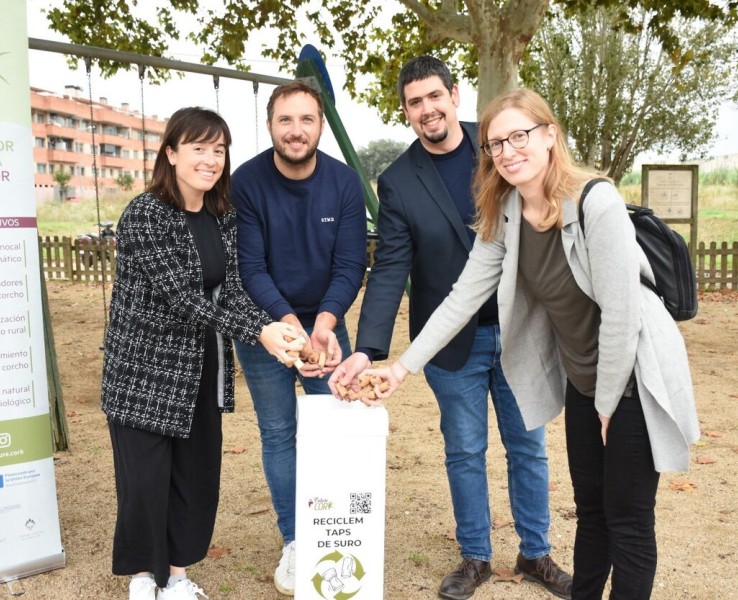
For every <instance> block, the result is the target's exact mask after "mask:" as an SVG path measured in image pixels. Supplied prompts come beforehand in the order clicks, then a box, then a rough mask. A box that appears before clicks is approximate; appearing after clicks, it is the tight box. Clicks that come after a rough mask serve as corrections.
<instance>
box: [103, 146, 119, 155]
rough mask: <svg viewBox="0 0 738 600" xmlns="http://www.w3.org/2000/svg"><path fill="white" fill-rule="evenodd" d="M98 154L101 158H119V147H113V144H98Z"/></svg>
mask: <svg viewBox="0 0 738 600" xmlns="http://www.w3.org/2000/svg"><path fill="white" fill-rule="evenodd" d="M100 154H101V155H102V156H117V157H120V146H114V145H113V144H100Z"/></svg>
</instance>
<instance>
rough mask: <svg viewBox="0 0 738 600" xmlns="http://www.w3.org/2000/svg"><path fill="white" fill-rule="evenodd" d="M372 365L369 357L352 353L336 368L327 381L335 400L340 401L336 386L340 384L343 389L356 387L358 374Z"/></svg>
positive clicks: (359, 353) (360, 353) (361, 353)
mask: <svg viewBox="0 0 738 600" xmlns="http://www.w3.org/2000/svg"><path fill="white" fill-rule="evenodd" d="M371 364H372V361H370V360H369V357H368V356H367V355H366V354H364V353H363V352H354V353H353V354H352V355H351V356H349V357H348V358H347V359H346V360H344V361H343V362H342V363H341V364H340V365H338V366H337V367H336V369H335V370H334V371H333V374H332V375H331V378H330V379H329V380H328V387H329V388H331V392H332V393H333V395H334V396H335V397H336V398H339V399H341V398H342V396H341V394H340V392H339V391H338V388H337V387H336V384H341V385H342V386H343V387H349V386H354V387H356V386H357V377H358V376H359V373H362V372H363V371H364V370H365V369H368V368H369V367H370V366H371Z"/></svg>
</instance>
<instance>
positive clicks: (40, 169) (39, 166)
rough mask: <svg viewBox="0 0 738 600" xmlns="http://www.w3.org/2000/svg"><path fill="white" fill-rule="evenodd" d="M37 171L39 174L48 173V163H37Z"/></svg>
mask: <svg viewBox="0 0 738 600" xmlns="http://www.w3.org/2000/svg"><path fill="white" fill-rule="evenodd" d="M36 173H38V174H39V175H46V164H44V163H38V164H37V165H36Z"/></svg>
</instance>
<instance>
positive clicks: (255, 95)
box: [252, 81, 259, 154]
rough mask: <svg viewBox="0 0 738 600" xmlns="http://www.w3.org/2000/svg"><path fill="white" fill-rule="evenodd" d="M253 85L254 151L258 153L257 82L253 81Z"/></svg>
mask: <svg viewBox="0 0 738 600" xmlns="http://www.w3.org/2000/svg"><path fill="white" fill-rule="evenodd" d="M252 83H253V86H254V121H255V122H254V142H255V143H256V153H257V154H258V153H259V82H258V81H253V82H252Z"/></svg>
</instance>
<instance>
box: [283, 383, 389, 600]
mask: <svg viewBox="0 0 738 600" xmlns="http://www.w3.org/2000/svg"><path fill="white" fill-rule="evenodd" d="M388 432H389V418H388V415H387V410H386V409H385V408H384V407H383V406H380V407H368V406H365V405H364V404H362V403H361V402H342V401H341V400H337V399H336V398H334V397H333V396H330V395H309V396H298V398H297V494H296V499H295V501H296V503H297V507H296V525H295V539H296V541H297V544H296V545H295V551H296V556H295V560H296V571H295V598H296V600H321V599H323V600H348V599H349V598H352V599H355V600H381V599H382V598H383V597H384V511H385V477H386V468H385V466H386V449H387V434H388Z"/></svg>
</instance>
